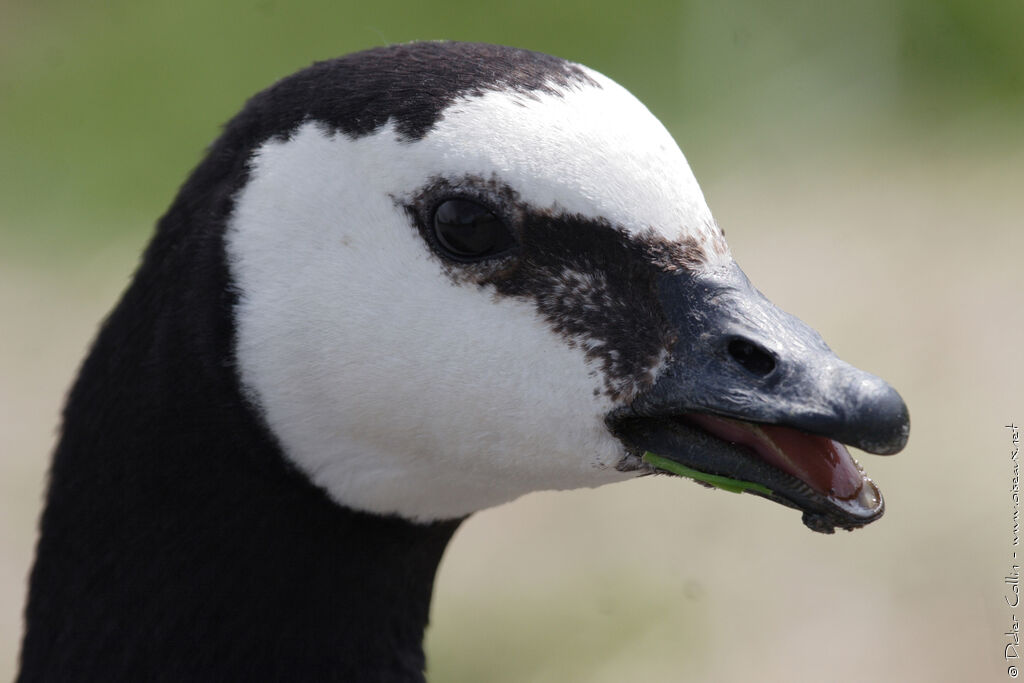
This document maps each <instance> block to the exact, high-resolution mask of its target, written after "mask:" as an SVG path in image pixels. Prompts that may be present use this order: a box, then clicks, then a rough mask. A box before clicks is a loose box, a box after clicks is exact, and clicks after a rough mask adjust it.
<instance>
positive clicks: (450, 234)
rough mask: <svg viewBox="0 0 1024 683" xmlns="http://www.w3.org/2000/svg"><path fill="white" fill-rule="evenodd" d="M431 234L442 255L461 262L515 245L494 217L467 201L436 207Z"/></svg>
mask: <svg viewBox="0 0 1024 683" xmlns="http://www.w3.org/2000/svg"><path fill="white" fill-rule="evenodd" d="M434 234H435V235H436V236H437V241H438V243H440V245H441V247H442V248H443V249H444V250H445V251H447V252H448V253H449V254H450V255H452V256H454V257H456V258H461V259H477V258H485V257H488V256H494V255H497V254H500V253H502V252H504V251H506V250H508V249H509V248H511V247H512V246H513V245H514V244H515V240H514V239H513V238H512V235H511V234H509V231H508V229H506V228H505V226H504V224H502V222H501V221H500V220H498V217H497V216H495V215H494V214H493V213H492V212H491V211H490V210H489V209H488V208H487V207H485V206H483V205H481V204H478V203H476V202H473V201H470V200H468V199H449V200H447V201H445V202H443V203H442V204H441V205H440V206H438V207H437V211H435V212H434Z"/></svg>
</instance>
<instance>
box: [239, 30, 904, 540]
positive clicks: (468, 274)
mask: <svg viewBox="0 0 1024 683" xmlns="http://www.w3.org/2000/svg"><path fill="white" fill-rule="evenodd" d="M232 130H234V131H236V135H235V137H236V138H237V139H238V141H239V142H238V143H237V144H238V145H239V146H241V147H243V148H244V149H245V155H244V156H245V166H244V169H243V170H242V171H241V172H240V175H239V180H237V181H236V183H235V184H236V186H237V187H236V189H235V191H234V193H233V195H232V197H231V201H230V204H231V209H230V212H229V214H228V216H227V220H226V225H225V229H224V233H223V244H224V247H223V248H224V251H225V254H226V260H227V265H228V271H229V274H230V280H231V285H232V287H233V290H234V291H235V293H236V303H235V306H234V309H233V315H234V359H233V363H234V366H235V370H236V372H237V374H238V378H239V381H240V384H241V386H242V388H243V391H244V395H245V397H246V399H247V401H248V402H249V404H250V406H251V407H252V408H253V410H255V411H256V413H258V415H259V416H260V419H262V421H263V422H264V423H265V424H266V426H267V427H268V429H269V432H270V433H271V434H272V435H273V436H274V438H275V439H276V441H277V443H278V445H279V447H280V449H281V452H282V453H283V456H284V458H285V459H286V460H287V461H288V462H289V463H291V464H292V465H293V466H294V467H295V468H297V469H298V470H299V471H300V472H302V473H303V474H304V475H305V476H306V477H308V478H309V480H311V481H312V482H313V483H315V484H316V485H317V486H319V487H320V488H322V489H323V490H324V491H326V492H327V494H328V495H329V496H330V498H331V499H333V500H334V501H335V502H336V503H338V504H340V505H342V506H345V507H349V508H352V509H355V510H359V511H363V512H369V513H374V514H380V515H397V516H400V517H403V518H406V519H409V520H413V521H416V522H430V521H435V520H445V519H453V518H460V517H464V516H466V515H468V514H470V513H472V512H474V511H477V510H481V509H484V508H487V507H490V506H494V505H498V504H501V503H504V502H507V501H510V500H513V499H515V498H517V497H519V496H521V495H523V494H525V493H528V492H531V491H537V490H545V489H571V488H578V487H593V486H599V485H602V484H606V483H611V482H615V481H621V480H624V479H629V478H632V477H636V476H640V475H646V474H651V473H653V472H656V471H657V472H668V473H674V474H681V475H684V476H687V477H690V478H693V479H696V480H698V481H700V482H702V483H705V484H710V485H714V486H718V487H720V488H726V489H729V490H733V491H747V492H749V493H753V494H755V495H759V496H762V497H765V498H768V499H771V500H774V501H776V502H779V503H782V504H784V505H788V506H791V507H794V508H797V509H799V510H801V511H803V520H804V522H805V523H806V524H807V525H808V526H809V527H810V528H812V529H814V530H816V531H823V532H831V531H832V530H833V529H834V528H835V527H840V528H846V529H853V528H856V527H859V526H862V525H864V524H866V523H868V522H871V521H873V520H875V519H877V518H878V517H879V516H880V515H881V514H882V511H883V507H884V505H883V502H882V497H881V494H880V493H879V491H878V488H877V487H876V486H875V485H874V484H873V483H872V481H871V480H870V479H869V478H868V477H867V476H866V475H865V474H864V472H863V471H862V469H861V468H860V466H859V465H858V464H857V463H856V461H854V459H853V458H852V457H851V456H850V454H849V452H848V451H847V450H846V448H845V446H844V444H846V445H849V446H855V447H857V448H860V449H863V450H865V451H868V452H870V453H877V454H889V453H894V452H897V451H899V450H900V449H901V448H902V447H903V446H904V444H905V443H906V439H907V434H908V430H909V419H908V413H907V409H906V406H905V405H904V403H903V401H902V400H901V399H900V397H899V395H898V394H897V393H896V392H895V391H894V390H893V389H892V388H891V387H890V386H889V385H887V384H886V383H885V382H883V381H882V380H881V379H879V378H877V377H875V376H873V375H870V374H868V373H866V372H863V371H861V370H858V369H856V368H854V367H852V366H850V365H848V364H846V363H844V362H843V361H841V360H839V359H838V358H837V357H836V356H835V355H834V354H833V352H832V351H831V350H830V349H829V348H828V346H827V345H826V344H825V342H824V341H823V340H822V339H821V337H820V336H819V335H818V334H817V333H816V332H814V330H812V329H811V328H810V327H808V326H807V325H805V324H804V323H802V322H801V321H799V320H798V319H796V318H795V317H793V316H791V315H789V314H787V313H784V312H783V311H781V310H780V309H779V308H777V307H776V306H774V305H773V304H772V303H771V302H770V301H768V300H767V299H766V298H765V297H764V296H763V295H762V294H761V293H760V292H758V291H757V290H756V289H755V288H754V287H753V285H752V284H751V283H750V282H749V280H748V279H747V278H746V277H745V275H744V274H743V272H742V271H741V270H740V268H739V267H738V266H737V264H736V263H735V262H734V260H733V258H732V256H731V254H730V251H729V248H728V246H727V244H726V242H725V239H724V235H723V232H722V230H721V229H720V228H719V226H718V225H717V224H716V222H715V220H714V219H713V218H712V215H711V212H710V210H709V209H708V206H707V204H706V202H705V200H704V197H703V195H702V193H701V190H700V187H699V186H698V184H697V181H696V180H695V178H694V175H693V173H692V172H691V170H690V167H689V165H688V163H687V161H686V159H685V157H684V156H683V153H682V152H681V151H680V149H679V147H678V146H677V145H676V143H675V141H674V140H673V139H672V137H671V135H670V134H669V133H668V131H667V130H666V129H665V128H664V126H662V125H661V123H659V121H658V120H657V119H656V118H655V117H654V116H653V115H652V114H651V113H650V112H649V111H648V110H647V109H646V108H645V107H644V105H643V104H641V103H640V102H639V101H638V100H637V99H636V98H634V97H633V96H632V95H631V94H630V93H629V92H627V91H626V90H625V89H624V88H622V87H621V86H619V85H618V84H616V83H615V82H613V81H611V80H610V79H608V78H606V77H605V76H603V75H601V74H599V73H597V72H596V71H593V70H591V69H588V68H586V67H584V66H581V65H579V64H574V63H571V62H567V61H563V60H560V59H557V58H553V57H548V56H545V55H539V54H536V53H531V52H526V51H520V50H513V49H509V48H496V47H493V46H483V45H472V44H459V43H421V44H415V45H407V46H397V47H391V48H383V49H378V50H372V51H369V52H364V53H360V54H358V55H355V56H351V57H348V58H345V59H342V60H336V61H334V62H324V63H321V64H317V65H314V66H313V67H311V68H310V69H307V70H305V71H303V72H300V73H299V74H297V75H296V76H293V77H291V78H289V79H286V80H284V81H282V82H281V83H279V84H277V85H276V86H274V87H272V88H271V89H269V90H267V91H265V92H264V93H262V94H261V95H259V96H257V97H256V98H254V99H253V100H252V101H251V102H250V104H249V105H248V106H247V108H246V109H245V110H244V111H243V113H242V114H241V115H240V116H239V118H238V119H236V121H235V122H233V123H232V124H230V125H229V128H228V131H229V133H230V132H231V131H232ZM783 265H784V264H783Z"/></svg>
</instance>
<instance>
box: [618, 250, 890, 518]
mask: <svg viewBox="0 0 1024 683" xmlns="http://www.w3.org/2000/svg"><path fill="white" fill-rule="evenodd" d="M657 287H658V297H659V299H660V300H661V304H662V306H663V309H664V311H665V314H666V316H667V317H668V320H669V323H670V324H671V326H672V327H673V328H674V330H675V332H676V335H677V336H676V341H675V344H674V346H673V348H672V350H671V353H670V355H669V358H668V361H667V364H666V366H665V367H663V368H662V370H661V372H660V374H659V375H658V378H657V379H656V381H655V383H654V384H653V386H652V387H651V388H650V389H648V390H647V391H645V392H644V393H642V394H640V395H639V396H638V397H637V398H636V399H635V400H634V401H633V402H632V404H631V405H630V406H628V407H627V408H625V409H621V410H619V411H617V412H615V413H614V414H612V415H611V416H609V418H608V422H609V427H610V428H611V430H612V431H613V433H615V435H616V436H617V437H618V438H619V439H620V440H622V441H623V442H624V443H625V444H626V445H627V447H628V448H629V449H630V450H631V452H633V453H634V454H636V455H641V454H642V455H643V458H644V462H646V463H647V464H648V466H650V467H653V468H654V469H657V470H660V471H666V472H671V473H675V474H681V475H684V476H688V477H691V478H694V479H696V480H698V481H701V482H703V483H706V484H710V485H713V486H718V487H719V488H724V489H727V490H732V491H747V492H750V493H754V494H755V495H759V496H763V497H765V498H769V499H771V500H774V501H776V502H779V503H782V504H784V505H788V506H790V507H795V508H797V509H800V510H802V511H803V513H804V514H803V521H804V524H806V525H807V526H808V527H809V528H811V529H813V530H814V531H820V532H823V533H832V531H833V530H834V528H835V527H840V528H843V529H855V528H858V527H861V526H864V525H865V524H868V523H870V522H872V521H874V520H876V519H878V518H879V517H881V515H882V513H883V511H884V508H885V505H884V502H883V500H882V495H881V492H880V491H879V490H878V488H877V487H876V486H875V484H874V483H873V482H872V481H871V479H869V478H868V477H867V475H865V474H864V471H863V470H862V469H861V467H860V465H859V464H858V463H857V462H856V461H855V460H854V459H853V457H852V456H851V455H850V453H849V452H848V451H847V450H846V448H845V446H844V444H846V445H850V446H855V447H857V448H860V449H863V450H865V451H867V452H869V453H875V454H880V455H888V454H892V453H896V452H898V451H900V450H901V449H902V448H903V447H904V446H905V445H906V442H907V437H908V435H909V432H910V417H909V414H908V412H907V407H906V405H905V404H904V403H903V399H902V398H900V396H899V394H897V393H896V391H895V390H894V389H893V388H892V387H890V386H889V385H888V384H886V383H885V382H884V381H882V380H881V379H879V378H878V377H875V376H874V375H871V374H868V373H866V372H863V371H861V370H858V369H857V368H854V367H853V366H851V365H849V364H847V363H844V362H843V361H841V360H839V358H837V357H836V356H835V354H834V353H832V351H831V349H829V348H828V346H827V345H826V344H825V342H824V341H823V340H822V339H821V337H820V336H819V335H818V333H817V332H815V331H814V330H812V329H811V328H810V327H808V326H807V325H805V324H804V323H802V322H801V321H800V320H798V319H797V318H795V317H793V316H791V315H789V314H788V313H785V312H783V311H781V310H779V309H778V308H776V307H775V305H774V304H772V303H771V302H770V301H768V299H767V298H765V297H764V295H762V294H761V293H760V292H758V291H757V290H756V289H755V288H754V287H753V286H752V285H751V284H750V281H749V280H748V279H747V277H746V275H744V274H743V271H741V270H740V269H739V266H737V265H736V264H735V263H732V264H730V265H729V266H727V267H723V268H721V269H719V270H715V271H712V272H703V273H692V272H684V273H670V274H663V275H660V276H659V280H658V284H657Z"/></svg>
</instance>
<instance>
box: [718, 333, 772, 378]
mask: <svg viewBox="0 0 1024 683" xmlns="http://www.w3.org/2000/svg"><path fill="white" fill-rule="evenodd" d="M728 350H729V355H730V356H732V359H733V360H734V361H736V362H737V363H739V364H740V365H742V366H743V367H744V369H746V370H747V372H750V373H753V374H755V375H757V376H758V377H764V376H765V375H769V374H771V372H772V370H774V369H775V357H774V356H773V355H772V354H771V352H769V351H767V350H766V349H764V348H762V347H761V346H758V345H757V344H755V343H754V342H752V341H748V340H746V339H740V338H738V337H737V338H734V339H732V340H730V341H729V346H728Z"/></svg>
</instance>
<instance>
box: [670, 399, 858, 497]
mask: <svg viewBox="0 0 1024 683" xmlns="http://www.w3.org/2000/svg"><path fill="white" fill-rule="evenodd" d="M686 417H687V419H688V420H690V421H692V422H693V423H695V424H696V425H697V426H698V427H700V428H702V429H704V430H705V431H707V432H709V433H711V434H713V435H714V436H717V437H718V438H720V439H725V440H726V441H731V442H733V443H736V444H740V445H742V446H747V447H748V448H751V449H752V450H754V451H755V452H756V453H757V454H758V455H759V456H760V457H761V459H762V460H764V461H765V462H767V463H768V464H770V465H774V466H775V467H778V468H779V469H780V470H782V471H784V472H788V473H789V474H791V475H793V476H794V477H796V478H797V479H799V480H800V481H802V482H804V483H806V484H807V485H808V486H810V487H811V488H813V489H814V490H815V491H817V492H818V493H821V494H823V495H826V496H831V497H832V498H839V499H842V500H850V499H852V498H855V497H857V495H858V494H859V493H860V491H861V487H862V485H863V483H864V475H863V474H862V473H861V471H860V469H859V468H858V467H857V465H856V463H854V461H853V458H852V457H851V456H850V453H849V451H847V450H846V446H844V445H843V444H841V443H839V442H838V441H833V440H832V439H829V438H827V437H824V436H812V435H811V434H804V433H803V432H798V431H797V430H795V429H790V428H788V427H779V426H778V425H760V424H753V423H750V422H740V421H739V420H730V419H728V418H723V417H717V416H714V415H703V414H696V413H693V414H690V415H687V416H686Z"/></svg>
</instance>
